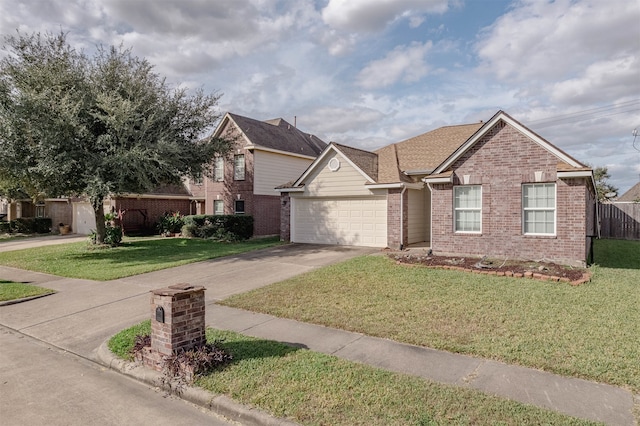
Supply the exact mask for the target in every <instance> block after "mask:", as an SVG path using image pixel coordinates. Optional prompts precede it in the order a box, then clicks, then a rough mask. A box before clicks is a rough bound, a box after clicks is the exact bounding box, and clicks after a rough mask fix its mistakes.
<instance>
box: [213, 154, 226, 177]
mask: <svg viewBox="0 0 640 426" xmlns="http://www.w3.org/2000/svg"><path fill="white" fill-rule="evenodd" d="M213 180H215V181H216V182H222V181H223V180H224V158H223V157H216V159H215V162H214V164H213Z"/></svg>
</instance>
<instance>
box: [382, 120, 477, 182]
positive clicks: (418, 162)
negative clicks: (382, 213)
mask: <svg viewBox="0 0 640 426" xmlns="http://www.w3.org/2000/svg"><path fill="white" fill-rule="evenodd" d="M481 127H482V123H474V124H462V125H458V126H445V127H440V128H438V129H435V130H432V131H430V132H427V133H423V134H421V135H418V136H414V137H412V138H410V139H406V140H404V141H401V142H397V143H394V144H391V145H387V146H385V147H382V148H380V149H378V150H377V151H375V153H376V154H378V157H379V159H378V167H379V180H378V182H379V183H391V182H411V181H412V180H411V179H410V178H409V177H408V176H406V175H405V174H404V173H403V172H411V171H425V173H424V174H427V173H430V172H431V171H433V170H434V169H435V168H436V167H437V166H438V165H440V164H441V163H442V162H443V161H444V160H446V159H447V158H448V157H449V156H450V155H451V154H452V153H453V152H454V151H455V150H456V149H457V148H458V147H460V146H461V145H462V144H463V143H465V142H466V141H467V140H468V139H469V138H470V137H471V136H472V135H473V134H474V133H475V132H477V131H478V129H480V128H481Z"/></svg>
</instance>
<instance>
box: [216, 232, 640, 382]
mask: <svg viewBox="0 0 640 426" xmlns="http://www.w3.org/2000/svg"><path fill="white" fill-rule="evenodd" d="M596 260H597V261H598V262H600V265H598V266H593V267H592V268H591V269H592V272H593V278H592V281H591V282H590V283H587V284H584V285H582V286H578V287H572V286H570V285H568V284H564V283H550V282H543V281H537V280H529V279H517V278H506V277H495V276H487V275H477V274H469V273H465V272H458V271H446V270H435V269H427V268H420V267H406V266H402V265H396V264H395V263H394V262H392V261H391V260H390V259H388V258H386V257H383V256H365V257H359V258H355V259H352V260H349V261H347V262H344V263H341V264H337V265H333V266H329V267H326V268H322V269H319V270H316V271H313V272H310V273H307V274H304V275H301V276H298V277H295V278H292V279H289V280H287V281H284V282H281V283H277V284H274V285H271V286H268V287H264V288H261V289H258V290H255V291H252V292H249V293H245V294H241V295H237V296H233V297H231V298H229V299H227V300H225V301H223V302H222V304H224V305H227V306H233V307H237V308H242V309H248V310H253V311H258V312H263V313H268V314H272V315H276V316H279V317H285V318H292V319H297V320H300V321H305V322H310V323H316V324H322V325H326V326H329V327H334V328H342V329H345V330H350V331H357V332H361V333H364V334H367V335H371V336H378V337H383V338H389V339H392V340H396V341H400V342H406V343H410V344H415V345H420V346H426V347H432V348H437V349H442V350H446V351H451V352H457V353H463V354H469V355H474V356H479V357H483V358H490V359H495V360H499V361H503V362H507V363H511V364H519V365H523V366H527V367H533V368H539V369H543V370H546V371H550V372H553V373H557V374H561V375H566V376H575V377H582V378H586V379H590V380H595V381H599V382H605V383H610V384H613V385H618V386H623V387H627V388H629V389H631V390H632V391H634V392H636V393H638V392H640V361H639V360H640V345H638V336H640V309H639V307H640V269H638V268H640V242H638V241H611V240H600V241H597V242H596Z"/></svg>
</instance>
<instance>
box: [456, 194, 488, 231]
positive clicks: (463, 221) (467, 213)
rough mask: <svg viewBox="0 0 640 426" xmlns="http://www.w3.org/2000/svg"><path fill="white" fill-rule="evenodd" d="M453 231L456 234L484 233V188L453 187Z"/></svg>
mask: <svg viewBox="0 0 640 426" xmlns="http://www.w3.org/2000/svg"><path fill="white" fill-rule="evenodd" d="M453 229H454V231H455V232H470V233H480V232H482V186H481V185H462V186H454V187H453Z"/></svg>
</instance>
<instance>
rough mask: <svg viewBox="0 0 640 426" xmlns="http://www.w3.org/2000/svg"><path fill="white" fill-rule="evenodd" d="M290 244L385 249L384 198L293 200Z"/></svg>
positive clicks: (385, 211)
mask: <svg viewBox="0 0 640 426" xmlns="http://www.w3.org/2000/svg"><path fill="white" fill-rule="evenodd" d="M291 241H293V242H297V243H313V244H341V245H353V246H367V247H386V246H387V198H386V197H385V196H380V197H363V198H348V199H347V198H292V199H291Z"/></svg>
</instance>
